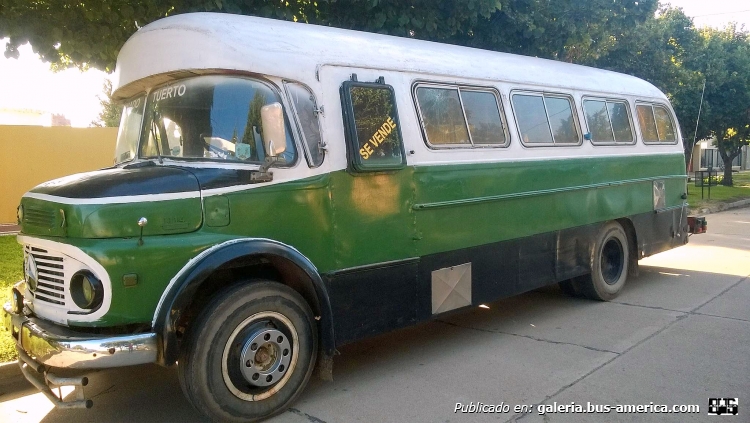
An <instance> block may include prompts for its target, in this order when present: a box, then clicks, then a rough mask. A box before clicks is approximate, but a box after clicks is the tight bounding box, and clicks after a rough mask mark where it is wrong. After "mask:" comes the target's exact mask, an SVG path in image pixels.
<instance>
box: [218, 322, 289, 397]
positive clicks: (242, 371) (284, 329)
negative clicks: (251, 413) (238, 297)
mask: <svg viewBox="0 0 750 423" xmlns="http://www.w3.org/2000/svg"><path fill="white" fill-rule="evenodd" d="M298 351H299V340H298V337H297V330H296V328H295V327H294V325H293V324H292V322H291V321H290V320H289V319H287V318H286V317H285V316H284V315H282V314H280V313H276V312H263V313H256V314H254V315H252V316H250V317H248V318H247V319H245V320H244V321H243V322H242V323H240V324H239V325H238V326H237V327H236V328H235V330H234V331H233V332H232V334H231V335H230V336H229V339H228V340H227V343H226V344H225V345H224V352H223V355H222V363H221V367H222V376H223V378H224V383H225V384H226V386H227V388H228V389H229V390H230V391H231V392H232V393H233V394H234V395H235V396H237V397H238V398H240V399H242V400H245V401H259V400H262V399H265V398H268V397H270V396H272V395H273V394H275V393H276V392H278V391H279V390H280V389H281V388H283V387H284V385H286V382H287V381H288V380H289V378H290V377H291V375H292V373H293V372H294V368H295V367H296V364H297V359H298V355H299V354H298Z"/></svg>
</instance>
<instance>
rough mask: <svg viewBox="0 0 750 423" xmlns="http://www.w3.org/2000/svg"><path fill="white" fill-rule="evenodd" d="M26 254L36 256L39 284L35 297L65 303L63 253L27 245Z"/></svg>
mask: <svg viewBox="0 0 750 423" xmlns="http://www.w3.org/2000/svg"><path fill="white" fill-rule="evenodd" d="M24 249H25V252H26V254H30V255H31V256H32V257H34V263H35V264H36V268H37V273H38V277H37V286H36V289H35V290H34V291H32V293H33V295H34V298H35V299H36V300H39V301H44V302H47V303H51V304H57V305H61V306H64V305H65V281H66V280H67V278H66V276H65V258H64V256H62V255H61V254H58V253H55V252H51V251H48V250H44V249H42V248H37V247H32V246H29V245H26V246H25V247H24Z"/></svg>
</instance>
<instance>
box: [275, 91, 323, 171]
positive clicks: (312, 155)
mask: <svg viewBox="0 0 750 423" xmlns="http://www.w3.org/2000/svg"><path fill="white" fill-rule="evenodd" d="M284 86H285V87H286V92H287V94H288V95H289V98H290V99H291V100H292V107H293V108H294V115H295V117H296V119H297V124H298V125H299V127H300V130H301V132H302V138H303V144H304V145H305V149H306V152H307V155H308V161H309V164H310V166H311V167H318V166H320V165H321V164H322V163H323V156H324V150H323V143H322V141H321V137H320V126H319V123H318V115H317V113H318V112H317V110H318V108H317V106H316V104H315V96H314V95H313V94H312V93H311V92H310V91H309V90H308V89H307V87H305V86H304V85H302V84H298V83H296V82H286V83H284Z"/></svg>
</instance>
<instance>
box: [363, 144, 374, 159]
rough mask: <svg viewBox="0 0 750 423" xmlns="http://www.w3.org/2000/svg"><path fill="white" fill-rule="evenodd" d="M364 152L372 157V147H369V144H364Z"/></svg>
mask: <svg viewBox="0 0 750 423" xmlns="http://www.w3.org/2000/svg"><path fill="white" fill-rule="evenodd" d="M365 151H366V152H367V154H369V155H370V156H372V153H373V151H372V147H370V144H369V143H368V144H365Z"/></svg>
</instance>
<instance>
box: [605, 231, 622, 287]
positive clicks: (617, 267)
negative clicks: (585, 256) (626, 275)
mask: <svg viewBox="0 0 750 423" xmlns="http://www.w3.org/2000/svg"><path fill="white" fill-rule="evenodd" d="M624 265H625V259H624V253H623V249H622V244H620V241H618V240H617V239H615V238H611V239H609V240H607V242H606V243H605V244H604V247H603V248H602V257H601V270H602V276H603V277H604V282H606V283H607V284H608V285H613V284H615V283H617V281H618V280H619V279H620V276H621V275H622V270H623V267H624Z"/></svg>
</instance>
